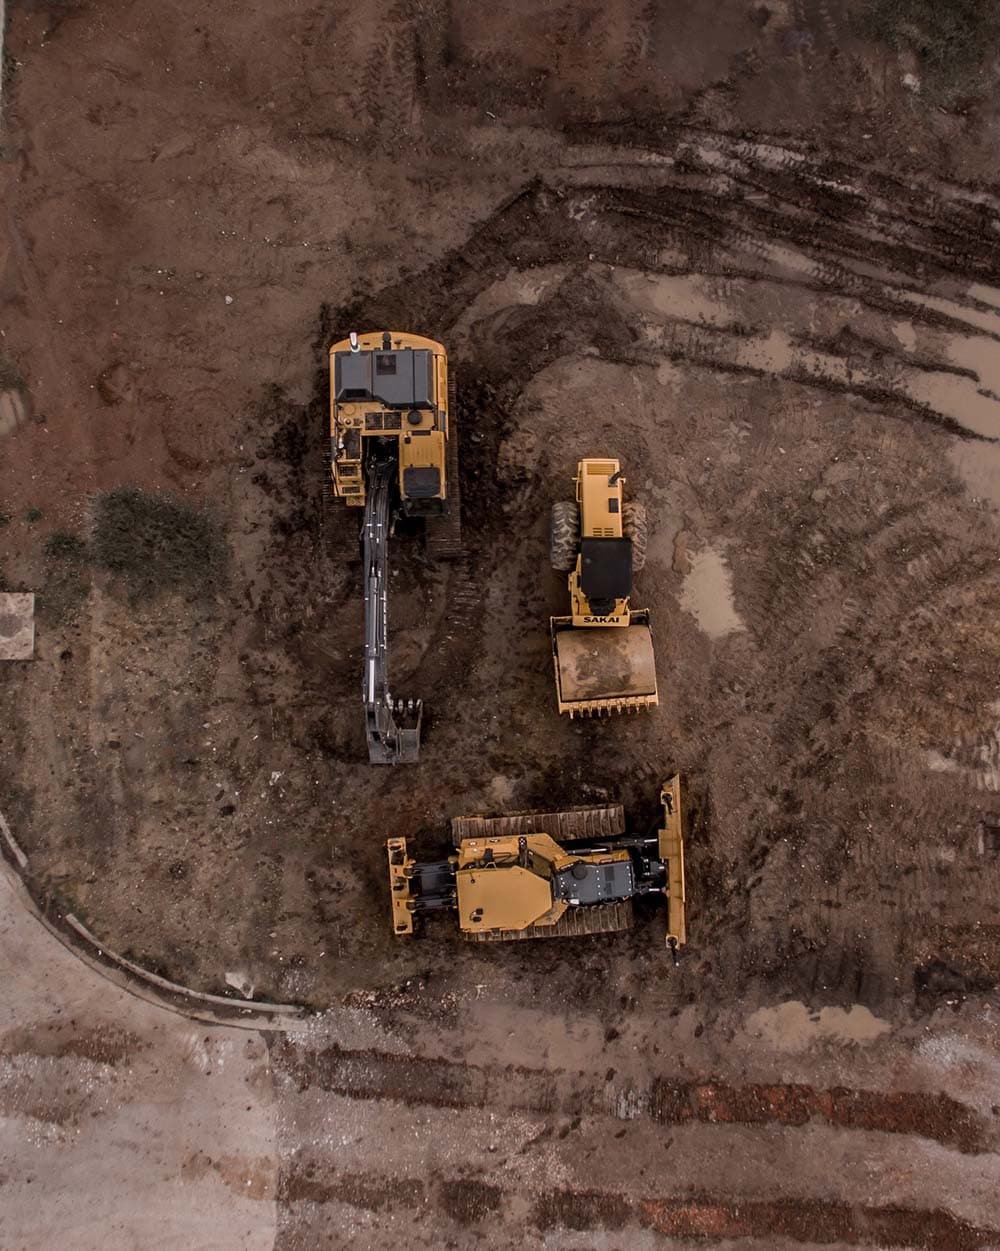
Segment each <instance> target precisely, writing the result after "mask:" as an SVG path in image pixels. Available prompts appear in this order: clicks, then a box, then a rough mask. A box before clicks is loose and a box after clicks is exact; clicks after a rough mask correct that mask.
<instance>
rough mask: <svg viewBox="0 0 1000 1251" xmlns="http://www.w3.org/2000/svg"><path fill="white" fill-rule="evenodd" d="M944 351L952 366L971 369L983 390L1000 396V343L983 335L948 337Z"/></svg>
mask: <svg viewBox="0 0 1000 1251" xmlns="http://www.w3.org/2000/svg"><path fill="white" fill-rule="evenodd" d="M945 351H946V352H947V354H948V359H949V360H950V361H951V363H952V364H953V365H960V366H961V367H962V368H963V369H971V370H972V371H973V373H974V374H976V376H977V377H978V378H979V384H980V386H981V387H983V389H984V390H987V391H992V392H993V393H994V395H1000V343H997V341H996V339H987V338H986V337H985V336H984V335H980V334H974V335H967V336H966V335H949V336H948V339H947V341H946V343H945Z"/></svg>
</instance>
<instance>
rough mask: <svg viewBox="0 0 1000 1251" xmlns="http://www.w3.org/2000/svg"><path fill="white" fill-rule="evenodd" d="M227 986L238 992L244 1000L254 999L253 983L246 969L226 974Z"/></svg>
mask: <svg viewBox="0 0 1000 1251" xmlns="http://www.w3.org/2000/svg"><path fill="white" fill-rule="evenodd" d="M226 985H227V986H231V987H232V988H233V990H238V991H239V993H240V994H241V995H242V996H243V998H244V999H252V998H253V982H252V981H251V980H250V975H249V973H247V971H246V970H245V969H234V970H233V971H232V972H230V973H227V974H226Z"/></svg>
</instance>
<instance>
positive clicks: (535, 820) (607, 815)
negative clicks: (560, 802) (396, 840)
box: [451, 804, 625, 932]
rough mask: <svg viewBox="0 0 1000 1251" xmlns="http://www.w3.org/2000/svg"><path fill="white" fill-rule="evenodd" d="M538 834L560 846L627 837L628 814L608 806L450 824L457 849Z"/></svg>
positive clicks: (469, 819) (457, 819)
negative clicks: (470, 841) (473, 841)
mask: <svg viewBox="0 0 1000 1251" xmlns="http://www.w3.org/2000/svg"><path fill="white" fill-rule="evenodd" d="M538 833H545V834H548V835H549V837H550V838H553V839H555V841H556V842H557V843H563V842H572V841H574V840H575V839H584V838H587V839H594V838H598V839H600V838H611V837H612V836H614V835H616V834H624V833H625V810H624V808H623V807H622V805H621V804H607V805H602V806H598V807H580V808H566V809H563V810H562V811H561V812H515V813H510V814H508V815H507V816H502V817H453V818H452V821H451V838H452V842H453V843H454V845H455V846H456V847H458V846H459V845H460V844H461V842H462V840H463V839H466V838H506V837H509V836H511V835H513V836H519V835H522V834H538ZM595 932H601V931H595Z"/></svg>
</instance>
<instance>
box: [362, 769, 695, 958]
mask: <svg viewBox="0 0 1000 1251" xmlns="http://www.w3.org/2000/svg"><path fill="white" fill-rule="evenodd" d="M660 801H661V803H662V804H663V827H662V828H661V829H660V830H658V831H657V832H656V833H654V834H651V835H648V836H645V837H643V836H642V835H635V834H629V833H627V832H626V829H625V818H624V813H623V811H622V808H621V805H620V804H614V805H608V806H604V807H596V808H571V809H568V810H566V811H564V812H534V813H531V812H529V813H519V814H515V815H513V816H506V817H478V816H477V817H456V818H455V819H454V820H453V821H452V823H451V830H452V841H453V843H454V845H455V854H453V855H450V856H448V857H447V858H445V859H442V860H432V861H427V862H423V863H418V862H417V861H415V860H414V859H412V857H411V856H410V854H409V851H408V849H407V842H406V839H405V838H390V839H389V841H388V844H387V850H388V855H389V886H390V890H391V893H392V915H393V929H394V931H395V933H396V934H398V935H400V936H403V935H407V934H412V933H413V929H414V920H415V918H416V917H417V916H419V915H420V914H421V913H425V912H433V911H436V910H439V909H448V910H451V911H453V912H454V913H455V915H456V917H457V920H458V926H459V929H460V931H461V933H462V935H463V937H465V938H468V939H471V940H474V941H477V942H498V941H506V940H511V939H524V938H562V937H573V936H580V935H586V934H607V933H611V932H613V931H616V930H623V929H627V928H628V927H629V926H630V925H631V924H632V919H633V916H632V905H633V900H634V899H635V898H636V897H637V896H640V895H656V894H660V895H662V896H664V897H665V899H666V902H667V910H668V911H667V916H668V922H667V928H668V933H667V943H668V945H669V946H670V947H671V948H673V949H676V948H677V947H678V946H681V945H683V944H684V943H685V942H686V940H687V933H686V929H685V897H684V840H683V834H682V828H681V792H680V778H679V777H678V776H677V775H676V774H675V775H674V776H673V777H672V778H671V779H670V780H669V781H668V782H667V783H666V784H665V786H664V787H663V789H662V791H661V793H660Z"/></svg>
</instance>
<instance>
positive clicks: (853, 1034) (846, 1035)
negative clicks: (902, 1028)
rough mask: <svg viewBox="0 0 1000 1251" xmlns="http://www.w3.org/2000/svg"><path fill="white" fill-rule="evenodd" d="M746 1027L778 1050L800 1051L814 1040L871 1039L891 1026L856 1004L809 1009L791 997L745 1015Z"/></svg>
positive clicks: (863, 1040) (865, 1040)
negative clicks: (785, 1001) (814, 1010)
mask: <svg viewBox="0 0 1000 1251" xmlns="http://www.w3.org/2000/svg"><path fill="white" fill-rule="evenodd" d="M746 1029H747V1032H748V1033H749V1034H753V1035H755V1036H756V1037H758V1038H764V1039H765V1040H766V1041H767V1042H769V1043H770V1044H771V1046H772V1047H777V1048H778V1049H779V1050H781V1051H802V1050H804V1049H805V1048H806V1047H808V1046H809V1045H810V1044H811V1043H814V1042H837V1043H870V1042H874V1041H875V1039H877V1038H881V1037H882V1035H883V1034H887V1033H888V1032H889V1031H890V1030H891V1029H892V1026H891V1025H890V1024H889V1022H888V1021H883V1020H881V1019H880V1018H879V1017H877V1016H875V1015H874V1014H873V1013H872V1012H870V1011H869V1010H868V1009H867V1008H865V1007H863V1006H862V1005H861V1004H858V1003H856V1004H853V1005H852V1006H851V1007H850V1008H835V1007H831V1008H821V1009H820V1010H819V1012H811V1011H810V1010H809V1009H808V1008H807V1007H806V1005H805V1004H804V1003H799V1002H798V1000H796V999H790V1000H788V1002H787V1003H780V1004H778V1006H777V1007H775V1008H758V1009H757V1011H756V1012H754V1013H753V1014H752V1015H751V1016H749V1017H747V1023H746Z"/></svg>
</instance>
